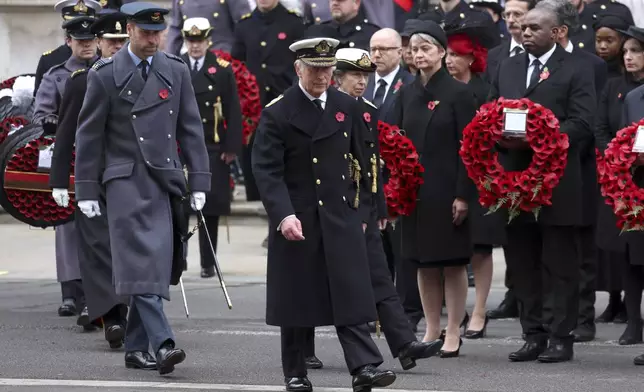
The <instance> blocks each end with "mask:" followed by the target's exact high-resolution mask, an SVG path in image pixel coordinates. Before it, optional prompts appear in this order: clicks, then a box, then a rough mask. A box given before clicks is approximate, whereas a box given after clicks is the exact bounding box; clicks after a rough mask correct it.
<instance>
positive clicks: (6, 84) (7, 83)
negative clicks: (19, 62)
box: [0, 76, 18, 90]
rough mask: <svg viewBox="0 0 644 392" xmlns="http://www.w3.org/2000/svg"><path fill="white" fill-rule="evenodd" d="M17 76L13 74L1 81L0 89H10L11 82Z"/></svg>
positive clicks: (12, 82)
mask: <svg viewBox="0 0 644 392" xmlns="http://www.w3.org/2000/svg"><path fill="white" fill-rule="evenodd" d="M17 78H18V77H17V76H14V77H12V78H9V79H5V80H3V81H2V83H0V90H2V89H4V88H11V89H12V88H13V84H14V82H15V81H16V79H17Z"/></svg>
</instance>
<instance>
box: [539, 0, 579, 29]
mask: <svg viewBox="0 0 644 392" xmlns="http://www.w3.org/2000/svg"><path fill="white" fill-rule="evenodd" d="M535 8H536V9H541V10H548V11H552V12H553V13H554V14H555V15H556V17H557V24H558V25H560V26H566V27H568V35H569V36H570V35H573V34H575V33H576V32H577V31H579V27H580V25H581V23H580V22H579V11H577V8H575V6H574V5H572V3H571V2H570V1H568V0H542V1H540V2H539V3H538V4H537V6H536V7H535Z"/></svg>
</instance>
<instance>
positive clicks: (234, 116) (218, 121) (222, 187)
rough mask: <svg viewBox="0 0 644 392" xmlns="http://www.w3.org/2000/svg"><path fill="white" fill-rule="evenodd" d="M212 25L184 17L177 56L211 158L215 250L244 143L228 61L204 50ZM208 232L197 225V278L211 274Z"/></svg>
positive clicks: (209, 211)
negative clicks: (182, 46)
mask: <svg viewBox="0 0 644 392" xmlns="http://www.w3.org/2000/svg"><path fill="white" fill-rule="evenodd" d="M211 29H212V26H210V23H209V22H208V19H206V18H190V19H186V21H185V22H184V24H183V30H182V31H181V32H182V34H183V39H184V40H185V41H186V46H187V48H188V53H186V54H185V55H183V56H181V58H182V59H183V61H184V62H185V63H186V64H188V66H189V67H190V70H191V73H192V86H193V88H194V90H195V94H196V97H197V104H198V105H199V114H200V115H201V122H202V125H203V132H204V135H205V139H206V148H207V149H208V156H209V158H210V172H211V173H212V177H211V185H210V192H209V193H208V194H207V195H206V200H207V201H206V205H205V206H204V208H203V214H204V217H205V220H206V226H207V227H208V233H210V240H211V241H212V244H213V247H214V249H215V252H216V251H217V238H218V235H217V234H218V231H219V217H220V216H225V215H230V204H231V202H232V195H231V192H230V191H229V188H230V185H229V181H230V163H231V162H232V161H233V160H234V159H235V157H236V156H237V154H239V153H240V152H241V148H242V113H241V106H240V104H239V97H238V95H237V83H236V81H235V75H234V74H233V71H232V68H231V67H230V63H228V62H227V61H225V60H222V59H219V58H217V56H215V55H214V54H213V53H212V52H210V51H209V50H208V47H209V42H208V37H209V36H210V31H211ZM224 124H225V125H224ZM206 235H207V234H206V231H205V230H199V253H200V254H201V277H202V278H211V277H213V276H215V268H214V265H215V260H214V257H213V255H212V250H211V249H210V244H209V242H208V238H206Z"/></svg>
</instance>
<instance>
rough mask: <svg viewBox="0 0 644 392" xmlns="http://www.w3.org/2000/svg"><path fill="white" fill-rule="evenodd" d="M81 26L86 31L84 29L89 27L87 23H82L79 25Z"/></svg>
mask: <svg viewBox="0 0 644 392" xmlns="http://www.w3.org/2000/svg"><path fill="white" fill-rule="evenodd" d="M81 26H83V28H84V29H86V28H88V27H89V23H88V22H83V23H81Z"/></svg>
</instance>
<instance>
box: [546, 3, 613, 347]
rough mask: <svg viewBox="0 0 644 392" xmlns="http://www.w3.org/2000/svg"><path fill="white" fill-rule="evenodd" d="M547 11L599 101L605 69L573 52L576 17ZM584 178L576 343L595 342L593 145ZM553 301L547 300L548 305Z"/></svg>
mask: <svg viewBox="0 0 644 392" xmlns="http://www.w3.org/2000/svg"><path fill="white" fill-rule="evenodd" d="M543 7H547V8H550V9H551V10H553V11H555V12H556V13H557V15H558V16H559V22H558V24H559V26H560V27H559V38H558V43H559V45H561V47H563V48H564V49H565V50H566V51H567V52H568V53H572V54H573V56H574V57H575V59H576V60H578V61H579V66H580V67H588V66H589V65H590V66H591V67H590V68H591V69H592V70H593V74H594V77H595V78H594V79H595V93H596V95H597V96H598V97H599V95H600V94H601V91H602V90H603V89H604V85H605V84H606V79H607V78H608V65H607V64H606V62H605V61H604V60H602V59H601V58H599V57H598V56H595V55H594V54H592V53H590V52H588V51H585V50H583V49H579V48H576V47H575V46H574V45H573V43H572V42H571V41H570V39H569V37H570V35H571V34H572V33H574V32H576V31H578V30H579V29H580V24H579V13H578V12H577V9H576V8H575V6H574V5H572V4H571V3H570V2H569V1H568V0H544V1H542V2H540V3H539V5H537V8H543ZM580 154H581V163H582V171H583V176H584V191H583V195H584V198H583V224H582V227H581V229H580V235H581V246H582V247H581V249H582V260H581V268H580V274H581V275H580V286H579V321H578V325H577V328H576V329H575V332H574V336H575V341H577V342H587V341H591V340H593V339H594V338H595V331H596V328H595V279H596V277H597V252H596V247H595V223H596V221H597V196H598V192H597V163H596V161H595V145H594V143H593V142H592V140H591V143H589V144H588V145H586V146H584V147H583V148H582V149H581V150H580ZM553 300H555V299H554V298H549V301H548V302H547V303H548V305H551V304H552V301H553ZM544 313H545V314H544V317H545V318H546V319H548V318H549V317H551V316H552V315H551V314H550V306H548V307H547V308H544Z"/></svg>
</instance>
